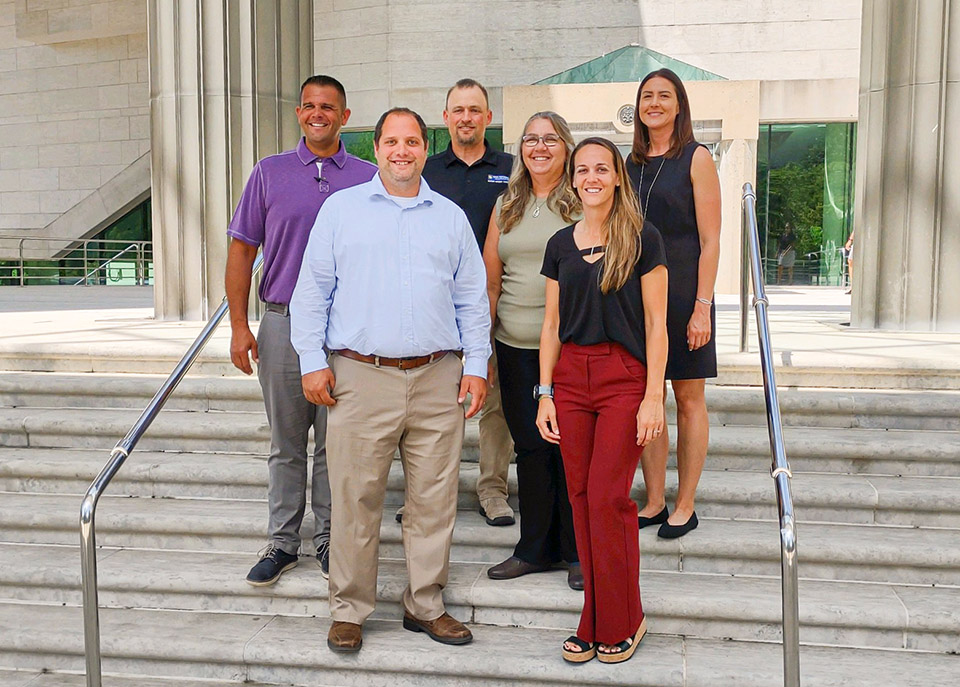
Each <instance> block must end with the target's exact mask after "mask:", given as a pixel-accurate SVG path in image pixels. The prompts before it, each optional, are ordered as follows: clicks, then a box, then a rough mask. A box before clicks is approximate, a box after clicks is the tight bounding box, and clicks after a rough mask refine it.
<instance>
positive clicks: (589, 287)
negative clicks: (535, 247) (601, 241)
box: [540, 222, 667, 364]
mask: <svg viewBox="0 0 960 687" xmlns="http://www.w3.org/2000/svg"><path fill="white" fill-rule="evenodd" d="M573 227H574V225H572V224H571V225H570V226H569V227H565V228H563V229H561V230H560V231H558V232H557V233H556V234H554V235H553V237H552V238H551V239H550V240H549V241H548V242H547V249H546V253H545V254H544V257H543V269H541V270H540V274H542V275H543V276H545V277H547V278H549V279H555V280H556V281H557V282H559V283H560V341H561V342H562V343H575V344H577V345H580V346H592V345H593V344H598V343H618V344H620V345H622V346H623V347H624V348H626V349H627V350H628V351H629V352H630V354H631V355H632V356H633V357H635V358H636V359H637V360H639V361H640V362H642V363H644V364H646V362H647V356H646V350H647V345H646V330H645V327H644V322H643V298H642V296H641V293H640V277H642V276H643V275H645V274H647V273H648V272H649V271H650V270H652V269H654V268H655V267H657V266H659V265H666V264H667V263H666V258H665V256H664V250H663V239H662V238H661V237H660V232H659V231H658V230H657V228H656V227H655V226H653V225H652V224H650V222H645V223H644V225H643V231H642V232H641V233H640V260H639V262H637V266H636V268H635V269H634V270H633V272H632V273H631V274H630V276H629V277H628V279H627V283H626V284H624V285H623V286H622V287H621V288H620V289H619V290H618V291H614V292H612V293H607V294H605V293H602V292H601V291H600V267H601V265H602V264H603V258H600V259H599V260H597V261H596V262H593V263H590V262H587V261H586V260H585V259H584V256H589V255H590V251H591V249H590V248H586V249H583V250H581V249H580V248H577V244H576V242H575V241H574V240H573ZM598 248H599V247H598Z"/></svg>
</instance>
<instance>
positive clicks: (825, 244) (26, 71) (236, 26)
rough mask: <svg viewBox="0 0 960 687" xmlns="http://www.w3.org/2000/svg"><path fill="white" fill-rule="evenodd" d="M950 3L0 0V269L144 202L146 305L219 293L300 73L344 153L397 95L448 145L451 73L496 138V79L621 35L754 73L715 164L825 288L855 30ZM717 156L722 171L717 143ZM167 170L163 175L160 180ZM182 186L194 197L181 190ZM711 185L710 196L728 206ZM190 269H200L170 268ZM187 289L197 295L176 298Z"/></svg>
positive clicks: (850, 127)
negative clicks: (742, 110)
mask: <svg viewBox="0 0 960 687" xmlns="http://www.w3.org/2000/svg"><path fill="white" fill-rule="evenodd" d="M950 5H951V2H950V1H949V0H947V1H945V2H921V1H920V0H904V1H903V2H892V1H888V0H883V1H880V0H878V1H877V2H873V1H872V0H868V1H867V2H862V1H861V0H830V1H827V0H792V1H790V2H787V1H786V0H776V1H771V0H609V1H607V2H604V3H592V4H591V3H586V4H585V3H582V2H579V1H578V0H530V1H518V0H490V1H489V2H484V3H474V4H473V5H470V6H468V7H460V6H458V5H451V4H449V3H438V2H435V0H313V1H312V2H311V1H309V0H302V1H300V2H296V1H295V0H261V1H259V2H256V3H252V2H250V3H238V2H232V1H231V0H200V1H199V2H198V1H197V0H149V2H143V0H12V1H11V0H7V1H5V2H0V269H2V266H3V261H4V260H9V259H11V258H12V257H13V255H12V254H13V252H14V251H15V248H14V247H15V246H17V245H18V243H19V246H20V247H21V250H22V246H23V245H24V244H23V242H20V241H19V238H18V239H16V240H9V239H5V238H4V237H11V236H15V237H22V236H27V237H30V240H29V241H27V242H26V245H27V246H28V247H29V250H32V251H33V253H31V257H36V258H38V259H39V258H43V257H45V256H46V257H53V258H56V257H62V256H63V254H64V252H65V251H66V250H67V249H68V248H69V247H70V243H69V242H70V241H72V240H76V239H79V238H85V237H90V236H101V235H102V233H103V232H104V231H105V230H115V224H116V222H117V221H118V220H121V219H124V218H126V219H125V220H124V221H125V222H126V225H125V226H126V227H127V229H126V230H125V231H127V232H128V233H129V232H130V231H133V230H132V229H130V227H131V226H133V225H135V224H136V221H137V220H136V217H141V218H143V217H146V216H148V215H149V214H150V213H146V212H144V211H143V207H142V203H144V202H145V201H146V200H147V199H148V198H151V197H152V208H151V212H152V217H153V219H154V223H158V222H159V223H160V224H162V227H163V228H162V231H161V232H160V233H159V234H160V235H156V234H157V232H153V234H155V235H154V237H153V238H154V242H155V245H156V249H157V251H158V255H157V263H158V269H157V270H156V273H157V280H158V284H160V285H161V288H160V289H158V296H157V306H158V315H159V316H161V317H180V318H182V317H190V318H192V317H204V316H206V314H207V313H209V312H210V311H211V310H212V307H214V306H215V304H216V301H218V300H219V296H220V295H221V294H222V287H221V285H220V283H219V279H218V278H217V275H218V273H219V271H220V270H222V265H221V264H220V263H221V262H222V258H223V254H224V250H225V241H226V239H225V237H224V236H223V235H222V226H220V225H222V224H223V223H224V217H225V216H226V215H228V214H229V212H230V210H231V209H232V207H233V204H234V203H235V200H236V194H237V193H238V191H239V188H240V187H241V185H242V180H243V178H245V176H246V174H247V173H248V172H249V169H250V167H252V165H253V163H254V162H255V160H256V159H257V157H259V156H262V155H264V154H267V153H269V152H273V151H274V150H278V149H282V148H285V147H289V146H291V145H292V144H293V143H294V141H295V139H296V136H297V131H296V129H295V128H293V127H290V126H286V125H285V124H283V122H284V120H285V118H289V119H290V120H291V121H292V117H293V113H292V112H288V110H292V107H293V105H294V103H293V100H292V98H293V99H295V95H293V96H292V98H291V93H293V92H294V91H295V88H296V85H297V84H298V83H299V80H300V79H301V78H303V77H304V76H305V75H306V74H307V73H308V72H323V73H330V74H333V75H335V76H337V77H338V78H340V79H341V80H342V81H343V83H344V84H345V86H346V88H347V90H348V93H349V100H350V107H351V109H352V110H353V117H352V118H351V121H350V127H351V128H350V130H349V131H348V132H347V135H346V140H347V141H348V145H352V146H354V147H356V148H357V152H358V153H361V154H362V153H363V147H364V146H365V145H367V142H366V141H367V138H368V133H367V132H368V131H369V129H370V128H372V125H373V123H374V122H375V121H376V119H377V117H378V116H379V114H380V113H381V112H382V111H383V110H384V109H386V108H388V107H390V106H394V105H405V106H409V107H412V108H414V109H416V110H418V111H419V112H421V113H422V114H423V115H424V118H425V119H426V120H427V122H428V124H429V125H431V126H432V127H433V128H435V129H437V130H438V131H437V133H436V135H435V137H436V140H435V145H436V146H437V147H441V146H442V145H444V143H445V139H444V137H443V132H442V116H441V113H442V109H443V96H444V93H445V91H446V89H447V88H448V86H449V85H450V84H451V83H453V82H454V81H456V80H457V79H459V78H462V77H464V76H470V77H473V78H476V79H478V80H480V81H481V82H483V83H485V84H486V85H487V86H488V87H489V89H490V92H491V106H492V109H493V110H494V127H493V128H492V129H491V132H490V133H491V136H492V138H494V142H495V144H499V140H498V139H500V138H501V136H502V137H504V138H505V139H506V144H507V145H509V144H510V136H511V135H513V133H514V132H512V131H511V130H510V128H509V125H508V121H509V119H510V117H511V116H513V114H516V115H517V116H520V115H521V114H522V113H519V112H517V113H511V112H509V111H508V110H509V98H508V97H507V95H506V94H507V93H509V92H510V90H511V89H515V88H519V87H524V86H528V85H530V84H534V83H536V82H539V81H542V80H544V79H547V78H549V77H551V76H553V75H555V74H558V73H561V72H564V71H565V70H569V69H572V68H574V67H576V66H577V65H580V64H583V63H585V62H588V61H590V60H593V59H595V58H598V57H600V56H603V55H605V54H608V53H611V52H613V51H616V50H618V49H620V48H623V47H624V46H628V45H639V46H644V47H645V48H649V49H650V50H654V51H657V52H660V53H663V54H665V55H669V56H670V57H672V58H674V59H677V60H680V61H682V62H686V63H688V64H689V65H692V66H693V67H696V68H699V69H701V70H705V71H707V72H712V73H713V74H716V75H719V76H720V77H722V78H723V79H725V80H727V81H728V82H730V83H731V84H733V83H756V84H759V85H758V86H757V93H758V101H757V102H758V106H757V114H756V129H755V131H754V133H753V135H752V136H750V137H745V138H743V139H737V140H742V141H743V145H742V150H741V152H739V153H737V155H738V156H739V157H738V158H737V159H738V162H737V163H736V165H735V167H736V169H738V170H741V171H742V174H741V172H736V173H734V172H733V171H732V170H728V172H729V173H728V176H729V177H730V178H731V179H733V177H734V176H736V175H737V174H741V178H740V180H741V181H742V180H752V181H755V182H756V185H757V189H758V193H759V196H760V197H759V201H760V202H759V203H758V206H759V208H760V210H761V218H760V219H761V222H760V223H761V227H762V229H763V230H764V251H765V253H766V254H767V258H768V264H769V261H770V260H771V259H773V260H775V255H776V248H775V245H776V242H777V241H778V240H779V238H780V237H781V235H782V232H783V228H784V225H785V224H786V223H788V222H789V223H790V224H791V225H792V226H794V227H795V228H796V226H797V225H798V224H799V225H801V226H800V232H801V233H803V236H802V237H801V242H800V244H801V245H800V248H801V250H800V253H801V258H802V259H803V260H806V262H807V264H806V265H805V267H804V269H800V270H798V274H796V275H794V278H795V279H800V280H801V281H802V283H824V284H839V283H840V282H841V281H842V280H843V279H844V275H843V272H842V260H841V259H840V258H839V257H838V256H839V249H838V244H839V243H840V242H841V240H842V239H843V237H844V234H846V233H847V231H848V230H849V229H852V228H853V226H854V224H855V221H854V218H853V213H852V203H853V193H852V189H853V188H854V186H855V184H857V183H859V182H858V181H856V180H855V175H854V173H853V167H854V166H853V160H854V159H856V158H857V155H858V154H859V155H860V156H861V158H863V155H864V152H863V151H862V150H860V151H858V150H857V146H856V141H857V140H858V139H859V140H861V141H862V140H864V136H865V134H864V133H863V132H860V133H859V134H858V132H857V131H856V123H855V121H856V119H857V116H856V112H855V111H854V112H853V113H852V114H851V112H849V109H850V108H849V107H848V104H849V103H850V93H851V89H852V88H853V87H854V86H853V84H859V86H860V89H861V91H862V90H863V88H864V82H863V76H862V75H861V73H862V69H861V50H860V46H861V44H863V45H867V46H868V47H869V46H874V44H878V43H879V42H883V41H888V42H889V41H891V40H895V41H899V43H898V46H901V45H913V44H912V43H910V42H909V41H904V40H903V39H904V38H905V36H904V35H900V34H897V32H896V31H893V32H892V33H891V30H890V29H889V27H890V26H894V25H905V26H921V25H922V26H926V25H927V24H929V25H930V26H934V25H935V24H936V21H937V17H939V18H940V24H939V25H938V28H939V29H940V30H941V32H942V33H943V36H941V37H942V38H943V39H944V40H945V41H946V42H945V43H943V45H945V46H946V45H949V44H950V43H951V42H956V40H957V34H956V32H953V33H951V30H950V27H951V25H953V24H955V23H956V21H957V15H958V14H960V13H958V12H953V13H952V14H951V13H950V12H949V8H950ZM938 8H939V9H938ZM944 8H946V9H944ZM891 13H893V14H891ZM897 13H899V14H897ZM934 15H936V16H934ZM863 17H866V18H867V19H869V21H868V22H862V21H861V20H862V18H863ZM878 17H883V18H886V19H884V22H886V23H884V22H880V23H878V20H877V18H878ZM890 17H893V19H894V20H896V21H895V22H894V23H893V24H891V23H890V22H891V21H892V20H891V19H890ZM911 18H913V19H911ZM918 18H919V19H918ZM914 20H915V21H914ZM897 22H899V23H897ZM291 27H292V28H291ZM901 33H902V31H901ZM894 34H896V35H894ZM898 36H899V38H898ZM951 36H952V38H951ZM906 37H907V38H908V36H906ZM918 49H919V48H918ZM869 52H870V54H871V55H875V54H876V50H875V49H873V48H871V49H870V51H869ZM915 52H916V51H915ZM917 54H919V53H917ZM946 54H947V51H946V50H944V51H943V55H946ZM164 55H166V57H164ZM943 55H941V57H943ZM871 59H873V60H874V62H875V61H876V59H875V58H871ZM941 61H942V62H943V64H944V65H952V64H953V62H951V61H950V60H949V59H948V58H947V57H943V59H942V60H941ZM954 61H955V60H954ZM948 71H949V69H947V66H944V69H942V70H941V72H942V74H941V76H942V77H943V78H942V80H943V83H944V84H947V83H953V82H954V81H955V76H951V74H948ZM640 76H642V75H641V74H637V75H636V78H639V77H640ZM951 79H953V80H951ZM894 85H897V84H894ZM868 86H869V87H870V88H872V87H873V86H874V84H873V83H872V82H871V83H870V84H868ZM731 87H733V86H731ZM943 90H944V91H945V90H946V86H944V89H943ZM836 93H840V96H839V100H837V98H836V97H835V94H836ZM863 102H864V100H863V95H862V93H861V103H860V104H861V106H862V104H863ZM568 109H569V107H568ZM941 109H942V110H943V113H942V114H943V115H944V116H955V115H954V114H953V112H954V110H953V109H951V108H950V107H947V106H946V105H944V106H943V107H942V108H941ZM561 111H562V109H561ZM151 113H152V119H151ZM164 113H167V114H164ZM171 113H172V114H171ZM737 145H740V144H737ZM951 150H952V147H950V146H948V147H947V152H949V151H951ZM161 151H165V152H164V153H163V154H162V155H161ZM727 152H729V151H727ZM151 158H152V159H151ZM732 160H733V158H731V157H728V162H729V161H732ZM151 162H152V167H153V172H152V176H151ZM718 164H720V165H721V173H723V171H724V170H723V167H722V164H723V163H722V160H721V159H720V158H719V157H718ZM191 169H192V170H193V171H189V170H191ZM946 169H947V170H948V171H949V170H950V169H952V168H951V167H950V166H949V165H947V167H946ZM171 176H172V177H173V178H175V179H178V180H179V181H178V182H177V183H176V184H171V183H169V179H170V178H171ZM165 181H167V182H168V183H167V185H166V187H165V188H166V190H165V191H163V192H162V194H161V196H160V197H158V192H161V191H162V189H163V184H164V182H165ZM197 184H199V188H201V189H202V190H203V193H200V194H196V193H193V192H192V190H191V189H193V188H194V186H196V185H197ZM798 185H799V186H802V187H804V188H805V189H806V191H805V195H802V197H799V196H797V193H796V188H797V186H798ZM218 186H219V188H220V189H221V190H217V187H218ZM729 186H730V188H726V189H725V195H724V199H725V202H727V203H728V205H730V204H731V203H734V202H735V194H733V192H732V191H731V188H733V186H734V185H732V182H731V185H729ZM857 188H861V187H860V186H858V187H857ZM862 188H864V189H866V188H868V187H866V186H863V187H862ZM811 199H813V200H811ZM161 201H162V202H161ZM211 204H212V206H214V207H215V211H214V212H211V211H209V209H207V206H210V205H211ZM947 209H949V205H948V208H947ZM131 213H138V214H136V215H134V214H131ZM131 217H132V218H133V219H131ZM139 221H141V223H142V224H145V222H143V221H142V220H139ZM732 222H734V220H733V219H732V214H731V218H727V217H725V227H724V230H725V231H729V232H731V233H733V232H735V231H738V229H737V230H735V229H733V228H731V227H732V224H731V223H732ZM728 225H730V226H728ZM938 226H939V225H938ZM197 227H199V228H197ZM142 232H143V233H144V234H147V233H149V232H150V227H142ZM197 232H199V234H198V235H196V236H194V235H193V234H196V233H197ZM938 236H939V234H938ZM937 240H939V239H937ZM731 245H732V244H731ZM28 252H29V251H28ZM727 252H728V253H729V252H730V251H729V249H728V250H727ZM771 255H773V257H772V258H771ZM881 262H882V261H877V260H873V263H872V264H876V265H880V264H881ZM8 264H9V263H8ZM798 267H799V264H798ZM731 269H733V267H730V266H729V265H728V266H727V268H726V270H725V271H726V272H727V273H729V272H730V270H731ZM887 269H889V268H887ZM195 272H196V273H198V274H200V275H201V276H200V277H199V278H198V279H199V280H198V281H195V282H194V281H189V280H188V281H184V277H183V275H184V274H193V273H195ZM0 276H2V275H0ZM723 283H724V284H728V283H732V282H731V280H730V279H729V278H724V279H723ZM723 290H729V287H723ZM185 293H199V294H200V295H199V296H196V299H197V300H195V302H187V300H184V296H183V294H185ZM871 293H873V291H871ZM188 300H189V299H188ZM857 302H859V301H858V299H857V298H856V295H855V303H857ZM912 326H913V325H912Z"/></svg>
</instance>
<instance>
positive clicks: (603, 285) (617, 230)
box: [568, 136, 643, 293]
mask: <svg viewBox="0 0 960 687" xmlns="http://www.w3.org/2000/svg"><path fill="white" fill-rule="evenodd" d="M589 145H595V146H600V147H601V148H605V149H606V150H608V151H609V152H610V155H611V156H612V157H613V168H614V171H615V172H616V174H617V178H618V179H619V180H620V183H619V184H618V185H617V187H616V188H615V189H614V191H613V206H612V207H611V208H610V214H609V215H607V218H606V219H605V220H604V222H603V226H602V227H601V230H600V232H601V236H605V238H606V242H605V249H604V255H603V266H602V268H601V272H600V291H601V292H603V293H610V292H611V291H617V290H619V289H621V288H623V285H624V284H626V283H627V279H629V278H630V274H631V272H633V269H634V268H635V267H636V265H637V261H638V260H640V232H641V231H643V217H642V216H641V214H640V205H639V203H637V196H636V194H635V193H634V192H633V187H632V186H631V184H630V178H629V177H628V176H627V168H626V165H624V163H623V156H621V155H620V151H619V150H617V146H615V145H614V144H613V143H611V142H610V141H608V140H607V139H605V138H600V137H596V136H595V137H591V138H585V139H583V140H582V141H580V143H579V144H578V145H577V147H576V148H574V150H573V154H572V155H570V164H569V172H568V174H569V176H570V178H571V179H573V175H574V171H575V169H576V159H577V153H578V152H580V149H581V148H584V147H585V146H589ZM574 193H577V197H578V198H579V192H578V191H577V190H576V189H574Z"/></svg>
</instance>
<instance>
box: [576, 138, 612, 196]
mask: <svg viewBox="0 0 960 687" xmlns="http://www.w3.org/2000/svg"><path fill="white" fill-rule="evenodd" d="M576 155H577V156H576V158H575V159H574V166H573V186H574V188H575V189H577V194H578V195H579V196H580V202H581V203H583V206H584V208H600V207H604V206H605V205H609V204H612V203H613V194H614V193H615V192H616V188H617V187H618V186H619V185H620V178H619V177H618V176H617V171H616V163H615V162H614V159H613V153H611V152H610V151H609V150H607V149H606V148H604V147H603V146H601V145H585V146H583V148H581V149H580V150H578V151H577V154H576Z"/></svg>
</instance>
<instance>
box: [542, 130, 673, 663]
mask: <svg viewBox="0 0 960 687" xmlns="http://www.w3.org/2000/svg"><path fill="white" fill-rule="evenodd" d="M570 169H571V176H572V180H573V186H574V189H575V190H576V192H577V195H578V196H579V197H580V200H581V202H582V203H583V219H582V220H581V221H580V222H577V223H576V224H573V225H571V226H569V227H567V228H565V229H561V230H560V231H559V232H557V233H556V234H554V236H553V238H551V239H550V241H549V242H548V243H547V249H546V253H545V256H544V261H543V270H542V273H543V275H544V276H545V277H547V289H546V313H545V318H544V322H543V330H542V332H541V336H540V385H539V386H537V387H536V389H535V391H534V393H535V394H536V395H537V396H538V399H539V408H538V412H537V427H538V429H539V430H540V434H541V435H542V436H543V438H544V439H546V440H547V441H550V442H553V443H559V444H560V451H561V453H562V455H563V466H564V472H565V473H566V478H567V489H568V491H569V493H570V505H571V507H572V508H573V523H574V530H575V532H576V539H577V551H578V553H579V557H580V565H581V570H582V572H583V578H584V601H583V611H582V613H581V615H580V626H579V628H578V629H577V634H576V635H574V636H571V637H570V638H569V639H567V641H566V642H564V645H563V657H564V659H566V660H567V661H570V662H574V663H580V662H583V661H588V660H590V659H591V658H593V657H594V656H598V657H599V660H600V661H603V662H605V663H619V662H621V661H625V660H627V659H628V658H630V656H632V655H633V652H634V650H635V649H636V647H637V643H638V642H639V641H640V639H641V638H642V637H643V634H644V633H645V632H646V621H645V619H644V616H643V607H642V605H641V603H640V585H639V575H640V546H639V538H638V529H637V507H636V504H634V502H633V501H632V500H631V499H630V487H631V485H632V484H633V478H634V475H635V473H636V470H637V463H638V462H639V460H640V454H641V452H642V451H643V446H645V445H646V444H648V443H649V442H651V441H652V440H653V439H654V438H655V437H657V436H659V435H660V434H662V432H663V428H664V415H663V378H664V377H663V375H664V367H665V365H666V359H667V330H666V311H667V270H666V267H665V266H664V257H663V243H662V241H661V239H660V235H659V233H658V232H657V230H656V228H654V227H653V225H651V224H643V221H642V219H641V217H640V215H639V213H638V212H637V202H636V197H635V196H634V194H633V191H632V189H631V188H630V183H629V179H628V178H627V175H626V170H625V167H624V164H623V159H622V158H621V157H620V153H619V151H617V148H616V146H614V145H613V144H612V143H611V142H610V141H607V140H606V139H602V138H588V139H585V140H584V141H582V142H581V143H580V144H579V145H578V146H577V147H576V149H575V150H574V152H573V155H572V156H571V159H570ZM554 390H555V395H556V401H555V402H554Z"/></svg>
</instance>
